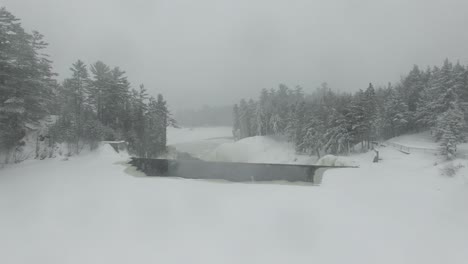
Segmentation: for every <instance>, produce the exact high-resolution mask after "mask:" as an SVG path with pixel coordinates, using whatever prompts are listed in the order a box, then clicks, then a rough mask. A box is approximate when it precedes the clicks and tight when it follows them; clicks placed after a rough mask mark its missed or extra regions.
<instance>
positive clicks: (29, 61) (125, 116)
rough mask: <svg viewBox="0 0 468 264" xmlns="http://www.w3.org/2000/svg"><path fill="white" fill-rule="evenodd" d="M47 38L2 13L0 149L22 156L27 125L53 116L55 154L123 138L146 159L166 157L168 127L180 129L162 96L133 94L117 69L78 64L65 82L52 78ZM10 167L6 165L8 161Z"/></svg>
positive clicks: (141, 90) (138, 91)
mask: <svg viewBox="0 0 468 264" xmlns="http://www.w3.org/2000/svg"><path fill="white" fill-rule="evenodd" d="M47 45H48V44H47V43H46V42H45V41H44V38H43V36H42V35H41V34H40V33H38V32H36V31H33V32H32V33H28V32H26V31H25V30H24V28H23V27H22V25H21V23H20V20H19V19H18V18H16V17H15V16H14V15H13V14H11V13H10V12H8V11H7V10H6V9H5V8H4V7H2V8H0V150H3V151H4V152H6V153H7V155H6V157H7V159H8V156H9V153H12V152H15V151H19V150H20V148H21V147H22V145H24V144H25V143H24V141H23V138H24V136H25V135H26V133H27V130H28V127H30V126H32V125H34V124H38V123H39V122H41V120H43V119H44V118H45V117H47V116H54V117H55V122H54V124H53V125H52V126H51V127H50V128H49V129H48V133H47V135H41V140H44V138H46V139H47V141H48V144H49V146H50V147H51V148H53V147H54V146H55V145H57V144H60V143H67V145H69V146H70V147H69V154H76V153H79V152H80V151H81V150H82V149H83V148H84V147H90V148H95V147H96V146H97V143H98V142H99V141H102V140H124V141H127V142H128V144H129V145H128V147H129V150H130V151H131V152H132V153H133V154H136V155H139V156H142V157H154V156H157V155H159V154H161V153H163V152H165V151H166V128H167V126H169V125H175V121H174V119H172V117H171V115H170V112H169V110H168V107H167V103H166V101H165V99H164V98H163V96H162V95H161V94H159V95H158V96H157V97H156V98H154V97H152V96H149V95H148V93H147V90H146V89H145V87H144V86H143V85H140V86H139V87H138V88H132V86H131V84H130V82H129V81H128V80H127V77H126V76H125V72H124V71H122V70H121V69H120V68H119V67H114V68H111V67H109V66H108V65H106V64H105V63H103V62H101V61H98V62H96V63H94V64H92V65H90V66H89V67H88V66H87V65H85V63H83V62H82V61H80V60H78V61H76V62H75V63H73V65H72V66H71V68H70V71H71V77H69V78H67V79H65V80H64V81H63V82H62V83H60V82H58V81H57V80H56V79H55V77H56V74H54V73H53V69H52V62H51V60H50V58H49V56H48V55H47V54H45V53H44V49H45V48H46V47H47ZM7 161H8V160H7Z"/></svg>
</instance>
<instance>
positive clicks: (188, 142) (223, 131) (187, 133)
mask: <svg viewBox="0 0 468 264" xmlns="http://www.w3.org/2000/svg"><path fill="white" fill-rule="evenodd" d="M167 139H168V145H169V146H172V147H175V148H176V149H177V150H178V151H180V152H186V153H189V154H191V155H192V156H194V157H197V158H200V159H206V156H208V155H209V154H210V153H211V152H212V151H213V150H214V149H216V148H217V147H218V146H219V145H221V144H223V143H227V142H232V141H233V139H232V128H231V127H196V128H173V127H170V128H169V129H168V138H167Z"/></svg>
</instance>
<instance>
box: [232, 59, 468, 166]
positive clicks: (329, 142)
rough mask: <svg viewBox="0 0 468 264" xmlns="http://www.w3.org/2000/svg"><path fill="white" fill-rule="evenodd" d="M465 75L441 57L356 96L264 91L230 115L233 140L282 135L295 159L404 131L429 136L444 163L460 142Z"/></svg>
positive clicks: (467, 95) (325, 90)
mask: <svg viewBox="0 0 468 264" xmlns="http://www.w3.org/2000/svg"><path fill="white" fill-rule="evenodd" d="M467 104H468V69H467V67H466V66H463V65H461V64H460V63H458V62H457V63H455V64H453V63H452V62H450V61H449V60H448V59H446V60H445V61H444V62H443V65H442V66H434V67H432V68H430V67H428V68H427V69H425V70H421V69H420V67H418V66H416V65H415V66H414V67H413V69H412V70H411V71H410V72H409V73H408V74H407V75H406V76H405V77H403V78H402V79H401V80H400V81H399V82H397V83H395V84H391V83H389V84H388V85H387V86H386V87H378V88H374V86H373V85H372V83H370V84H369V86H368V87H367V88H366V89H365V90H362V89H361V90H359V91H357V92H356V93H339V92H334V91H333V90H332V89H331V88H330V87H328V85H327V84H326V83H323V84H322V85H321V87H320V88H318V89H317V90H316V91H315V92H313V93H311V94H305V93H304V92H303V89H302V88H301V87H299V86H298V87H296V88H295V89H290V88H288V87H287V86H286V85H284V84H281V85H279V88H278V89H270V90H267V89H263V90H262V91H261V93H260V95H259V97H258V99H257V100H253V99H250V100H245V99H242V100H241V101H240V102H239V104H236V105H235V106H234V109H233V120H234V121H233V134H234V136H235V137H236V138H238V139H241V138H245V137H250V136H257V135H259V136H260V135H281V136H286V137H287V138H288V139H289V140H290V141H291V142H293V143H294V144H295V146H296V150H297V151H298V152H299V153H307V154H310V155H318V156H320V155H321V154H323V153H331V154H348V153H349V152H350V151H352V150H354V149H355V146H356V145H357V146H359V147H360V148H359V149H361V150H363V149H364V150H367V149H371V148H372V143H373V142H377V141H380V140H385V139H389V138H392V137H395V136H399V135H402V134H405V133H412V132H419V131H424V130H430V131H431V134H432V136H433V137H434V140H436V141H437V142H440V152H441V154H442V155H444V156H446V157H447V158H453V157H454V156H455V154H456V149H457V144H459V143H461V142H465V141H466V135H467V123H466V117H467V115H466V113H465V112H466V110H467Z"/></svg>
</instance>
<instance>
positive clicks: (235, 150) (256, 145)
mask: <svg viewBox="0 0 468 264" xmlns="http://www.w3.org/2000/svg"><path fill="white" fill-rule="evenodd" d="M205 159H207V160H211V161H229V162H254V163H288V164H289V163H291V164H313V162H314V161H315V160H316V157H314V156H306V155H297V154H296V152H295V149H294V145H293V144H292V143H289V142H286V141H284V140H275V139H273V138H271V137H266V136H256V137H249V138H244V139H241V140H239V141H236V142H231V143H224V144H222V145H220V146H219V147H217V148H216V149H215V150H214V151H213V152H211V153H210V154H209V155H207V156H206V157H205Z"/></svg>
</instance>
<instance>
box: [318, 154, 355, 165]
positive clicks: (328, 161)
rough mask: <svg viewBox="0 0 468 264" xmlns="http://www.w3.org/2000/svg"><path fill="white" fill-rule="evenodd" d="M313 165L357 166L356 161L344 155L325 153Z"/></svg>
mask: <svg viewBox="0 0 468 264" xmlns="http://www.w3.org/2000/svg"><path fill="white" fill-rule="evenodd" d="M315 165H323V166H357V164H356V162H354V161H353V160H351V159H349V158H346V157H339V156H335V155H325V156H323V157H321V158H320V159H319V160H318V161H317V162H316V163H315Z"/></svg>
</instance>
